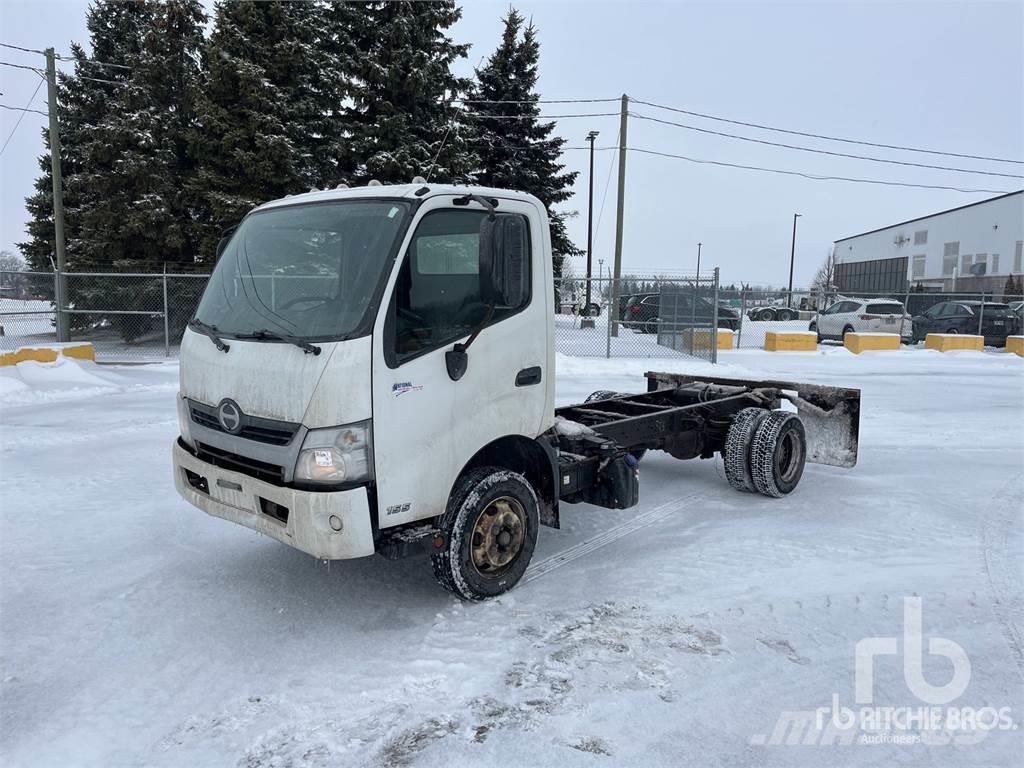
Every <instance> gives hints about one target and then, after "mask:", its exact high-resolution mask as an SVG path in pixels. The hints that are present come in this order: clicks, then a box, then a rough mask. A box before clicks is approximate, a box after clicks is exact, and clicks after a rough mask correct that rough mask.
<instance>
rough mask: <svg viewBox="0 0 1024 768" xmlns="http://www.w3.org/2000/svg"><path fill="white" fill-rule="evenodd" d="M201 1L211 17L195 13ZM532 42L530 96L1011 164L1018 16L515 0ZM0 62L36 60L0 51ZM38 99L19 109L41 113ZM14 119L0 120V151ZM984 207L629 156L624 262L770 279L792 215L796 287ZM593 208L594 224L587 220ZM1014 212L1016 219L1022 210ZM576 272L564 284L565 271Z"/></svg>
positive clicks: (607, 216) (54, 32) (647, 130)
mask: <svg viewBox="0 0 1024 768" xmlns="http://www.w3.org/2000/svg"><path fill="white" fill-rule="evenodd" d="M208 6H212V3H208ZM465 6H466V7H465V15H464V18H463V20H462V21H461V22H460V24H459V25H458V27H457V28H456V29H455V30H454V34H455V37H456V38H457V39H458V40H459V41H461V42H469V43H472V45H473V47H472V50H471V52H470V57H469V61H468V62H466V63H465V64H464V65H463V67H464V69H465V70H466V71H468V70H469V69H470V68H471V67H472V66H473V65H476V64H478V63H479V61H480V60H481V58H482V57H484V56H486V55H489V54H490V52H491V51H492V50H493V48H494V47H495V45H496V44H497V41H498V36H499V33H500V28H501V26H500V21H499V17H500V16H501V15H502V14H503V13H504V11H505V9H507V7H508V3H504V2H480V1H478V2H472V3H466V4H465ZM516 6H517V7H518V8H519V9H520V10H522V11H523V12H524V13H525V14H526V15H527V16H528V17H532V18H533V21H534V23H535V24H536V25H537V27H538V28H539V31H540V40H541V43H542V49H541V66H540V90H541V92H542V94H543V97H545V98H609V97H616V98H617V97H618V96H620V95H621V94H622V93H627V94H629V95H630V96H631V97H634V98H638V99H643V100H646V101H652V102H657V103H660V104H665V105H669V106H674V107H679V108H682V109H686V110H690V111H695V112H701V113H705V114H711V115H716V116H721V117H727V118H731V119H736V120H742V121H747V122H754V123H760V124H766V125H770V126H777V127H782V128H789V129H795V130H801V131H806V132H811V133H818V134H826V135H831V136H839V137H844V138H854V139H862V140H867V141H874V142H880V143H886V144H895V145H902V146H913V147H920V148H928V149H938V150H943V151H947V152H960V153H965V154H975V155H987V156H994V157H1001V158H1016V159H1022V158H1024V146H1022V145H1024V3H1022V2H1019V1H1018V2H999V3H982V2H960V3H955V2H943V3H936V2H908V3H898V4H897V3H869V2H859V3H834V2H819V3H767V2H765V3H738V2H717V3H685V2H677V3H668V2H665V3H643V2H606V3H599V2H587V3H583V2H543V3H538V2H521V3H516ZM85 9H86V3H85V2H76V1H72V0H0V42H4V43H12V44H15V45H22V46H25V47H28V48H44V47H46V46H47V45H53V46H55V47H56V49H57V50H58V52H60V51H64V52H67V51H68V48H69V43H70V42H71V41H72V40H75V41H79V42H82V43H87V42H88V40H87V37H86V33H85ZM0 60H3V61H8V62H16V63H25V64H33V65H40V64H41V63H42V58H41V57H37V56H34V55H32V54H22V53H19V52H18V51H12V50H9V49H0ZM37 82H39V80H38V78H37V77H36V75H34V74H33V73H31V72H27V71H25V70H19V69H12V68H10V67H0V92H2V94H3V95H2V96H0V103H2V104H5V105H8V106H15V107H23V106H25V105H26V104H27V103H28V101H29V97H30V96H31V94H32V91H33V89H34V88H35V87H36V83H37ZM45 97H46V89H45V86H44V87H43V88H41V89H40V91H39V94H38V95H37V96H36V98H35V101H34V102H33V107H35V108H41V107H45ZM633 109H634V111H635V112H637V113H640V114H644V115H650V116H656V117H660V118H663V119H668V120H673V121H676V122H682V123H686V124H688V125H694V126H699V127H705V128H709V129H713V130H720V131H725V132H728V133H735V134H742V135H746V136H753V137H758V138H764V139H768V140H774V141H780V142H783V143H790V144H802V145H806V146H813V147H816V148H820V149H829V150H833V151H839V152H848V153H852V154H864V155H875V156H878V157H886V158H891V159H900V160H907V161H911V162H917V163H931V164H935V165H947V166H957V167H968V168H972V169H983V170H990V171H998V172H1003V173H1012V174H1024V166H1021V165H1010V164H997V163H989V162H982V161H975V160H967V159H956V158H950V157H940V156H937V155H926V154H917V153H906V152H891V151H886V150H881V149H874V148H870V147H856V146H853V145H849V144H837V143H834V142H823V141H816V140H812V139H803V138H801V137H794V136H785V135H783V134H777V133H766V132H763V131H756V130H754V129H750V128H744V127H742V126H735V125H728V124H725V123H717V122H711V121H708V120H702V119H700V118H695V117H688V116H686V115H673V114H671V113H667V112H662V111H659V110H655V109H653V108H651V107H647V106H642V105H634V107H633ZM570 111H571V112H613V111H614V112H617V111H618V105H617V104H596V105H590V104H587V105H575V104H574V105H550V109H548V110H547V112H548V114H564V113H566V112H570ZM20 114H21V113H19V112H11V111H7V110H0V142H2V141H3V140H6V139H7V137H8V135H9V134H10V133H11V131H12V129H13V128H14V125H15V122H16V121H17V119H18V116H19V115H20ZM44 122H45V118H44V117H42V116H40V115H36V114H32V113H28V114H25V116H24V119H23V120H22V122H21V125H20V126H19V127H18V128H17V130H16V131H15V133H14V135H13V137H12V138H11V140H10V143H9V145H8V146H7V148H6V150H5V151H4V152H3V155H2V156H0V180H2V190H0V248H3V249H14V243H16V242H18V241H19V240H20V239H22V238H23V237H24V228H25V221H26V214H25V207H24V198H25V196H26V195H27V194H28V193H30V192H31V189H32V183H33V180H34V178H35V176H36V173H37V166H36V157H37V156H38V155H39V154H40V152H41V151H42V140H41V138H40V129H41V128H42V126H43V125H44ZM589 130H599V131H600V132H601V135H600V138H599V140H598V146H599V147H601V146H610V145H613V144H614V143H615V139H616V134H617V130H618V117H617V115H616V116H614V117H594V118H578V119H565V120H561V121H559V131H560V132H561V134H562V135H563V136H565V137H566V138H568V139H569V140H570V143H571V145H573V146H580V145H583V143H584V142H583V137H584V136H585V135H586V133H587V132H588V131H589ZM628 137H629V145H630V146H632V147H640V148H645V149H651V150H657V151H661V152H668V153H674V154H684V155H687V156H690V157H693V158H699V159H705V160H716V161H723V162H731V163H739V164H747V165H758V166H764V167H770V168H778V169H785V170H795V171H801V172H807V173H811V174H817V175H834V176H852V177H861V178H872V179H883V180H890V181H902V182H914V183H919V184H935V185H945V186H955V187H964V188H976V189H991V190H1007V191H1009V190H1015V189H1020V188H1022V187H1024V181H1022V180H1021V179H1010V178H999V177H993V176H980V175H973V174H964V173H953V172H949V171H941V170H931V169H925V168H910V167H902V166H896V165H886V164H880V163H874V162H865V161H859V160H852V159H846V158H838V157H829V156H825V155H818V154H811V153H807V152H802V151H794V150H789V149H781V148H775V147H768V146H762V145H757V144H751V143H747V142H741V141H736V140H732V139H727V138H722V137H717V136H711V135H705V134H700V133H697V132H694V131H690V130H684V129H681V128H675V127H671V126H663V125H658V124H655V123H651V122H646V121H641V120H637V119H631V120H630V125H629V133H628ZM614 158H615V153H614V152H607V151H602V152H598V153H597V155H596V161H595V174H594V175H595V213H594V218H595V222H596V220H597V219H598V217H599V215H600V227H599V228H598V229H597V232H596V236H595V246H594V257H595V270H596V267H597V262H596V259H598V258H603V259H604V260H605V269H607V268H608V267H609V266H610V263H611V259H612V254H613V248H614V228H615V179H614V175H613V177H612V180H611V187H610V189H609V191H608V194H607V198H605V192H604V190H605V187H606V180H607V179H608V178H609V172H610V169H611V166H612V163H613V161H614ZM566 161H567V163H568V165H569V167H570V168H572V169H575V170H580V171H583V173H581V175H580V177H579V179H578V181H577V184H576V193H577V194H576V197H575V198H574V199H573V200H572V201H571V202H570V203H569V205H568V206H567V207H568V208H571V209H576V210H578V211H579V213H580V215H579V216H578V217H577V218H576V219H575V220H574V221H573V222H571V223H570V233H571V234H572V235H573V236H574V238H575V240H576V242H577V243H578V244H579V245H580V246H581V247H582V246H584V245H585V243H586V206H587V195H586V191H587V186H586V185H587V173H586V167H587V153H586V152H585V151H570V152H567V153H566ZM990 196H992V195H991V194H986V193H970V194H965V193H961V192H954V191H942V190H924V189H910V188H900V187H883V186H876V185H868V184H855V183H848V182H837V181H812V180H807V179H803V178H798V177H793V176H781V175H776V174H769V173H760V172H753V171H746V170H739V169H732V168H723V167H719V166H712V165H696V164H693V163H690V162H685V161H682V160H675V159H669V158H661V157H656V156H649V155H641V154H638V153H629V155H628V158H627V186H626V226H625V233H624V257H623V261H624V268H625V269H626V270H631V271H640V270H649V271H654V272H658V271H669V270H687V271H692V270H693V268H694V266H695V259H696V252H697V243H698V241H700V242H703V244H704V247H703V256H702V260H701V264H702V271H703V270H704V269H706V268H710V267H712V266H720V267H721V268H722V277H723V280H724V281H725V282H731V281H740V280H744V281H748V282H759V283H771V284H775V285H782V284H785V282H786V280H787V277H788V269H789V249H790V234H791V226H792V216H793V213H795V212H796V213H800V214H802V218H801V219H800V220H799V230H798V233H797V247H796V277H795V281H794V282H795V283H796V284H797V285H804V284H806V283H807V282H809V280H810V279H811V278H812V277H813V274H814V271H815V269H816V268H817V266H818V265H819V264H820V262H821V261H822V260H823V259H824V257H825V255H826V253H827V251H828V249H829V247H830V245H831V243H832V242H833V241H834V240H836V239H839V238H841V237H844V236H847V235H851V234H856V233H858V232H861V231H864V230H869V229H874V228H876V227H880V226H884V225H887V224H891V223H895V222H897V221H901V220H903V219H908V218H912V217H914V216H918V215H923V214H927V213H931V212H935V211H938V210H942V209H944V208H949V207H954V206H957V205H963V204H965V203H969V202H972V201H975V200H981V199H984V198H986V197H990ZM602 201H604V202H603V212H602ZM1022 215H1024V212H1022ZM582 270H583V264H582V260H580V262H579V266H578V268H577V271H579V272H582Z"/></svg>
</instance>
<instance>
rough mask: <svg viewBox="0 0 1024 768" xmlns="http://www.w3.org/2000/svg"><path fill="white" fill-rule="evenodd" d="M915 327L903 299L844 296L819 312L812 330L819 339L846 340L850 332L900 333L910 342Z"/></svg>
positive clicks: (810, 328) (811, 327) (810, 327)
mask: <svg viewBox="0 0 1024 768" xmlns="http://www.w3.org/2000/svg"><path fill="white" fill-rule="evenodd" d="M913 326H914V322H913V320H912V318H911V317H910V315H908V314H907V311H906V309H905V308H904V306H903V302H901V301H896V300H895V299H855V298H842V299H840V300H839V301H837V302H836V303H835V304H833V305H832V306H830V307H829V308H828V309H824V310H822V311H821V312H819V313H818V316H817V317H816V318H814V320H812V321H811V324H810V325H809V326H808V330H811V331H817V332H818V341H823V340H825V339H834V340H837V341H842V339H843V337H844V336H846V334H848V333H898V334H900V338H901V340H903V341H905V342H907V343H909V342H910V341H911V340H912V339H913V338H914V330H913Z"/></svg>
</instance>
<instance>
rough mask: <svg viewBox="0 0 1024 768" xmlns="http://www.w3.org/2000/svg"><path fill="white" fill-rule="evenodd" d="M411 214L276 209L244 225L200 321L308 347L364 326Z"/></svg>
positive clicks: (348, 206) (377, 207)
mask: <svg viewBox="0 0 1024 768" xmlns="http://www.w3.org/2000/svg"><path fill="white" fill-rule="evenodd" d="M408 212H409V206H408V204H407V203H404V202H401V201H390V200H388V201H380V200H348V201H340V202H330V203H308V204H303V205H292V206H284V207H281V208H271V209H269V210H266V211H260V212H257V213H254V214H252V215H250V216H248V217H247V218H246V219H245V220H243V221H242V223H241V225H239V227H238V230H237V231H236V232H235V234H234V236H233V237H232V238H231V241H230V242H229V243H228V245H227V247H226V248H225V249H224V252H223V253H222V254H221V257H220V259H219V260H218V262H217V267H216V269H214V271H213V275H211V277H210V282H209V283H208V284H207V286H206V291H205V292H204V293H203V298H202V300H201V301H200V302H199V308H198V309H197V310H196V319H197V320H200V321H202V322H203V323H205V324H206V325H207V326H209V327H212V328H214V329H216V332H217V333H218V334H219V335H221V336H229V337H230V336H236V337H237V336H248V335H249V334H252V333H253V332H255V331H258V330H261V329H271V330H275V331H278V332H280V333H283V334H288V335H290V336H294V337H298V338H302V339H307V340H311V341H316V340H320V341H326V340H330V339H338V338H344V337H346V336H349V335H351V334H352V333H354V332H355V331H356V330H357V329H359V328H360V326H361V325H363V319H364V317H366V316H367V312H368V310H370V309H371V307H370V304H371V302H372V301H373V298H374V296H375V295H376V294H377V293H378V288H379V285H380V284H381V281H382V279H383V277H384V270H385V268H386V266H387V265H388V264H389V263H390V258H391V255H392V252H393V249H394V247H395V241H396V239H397V237H398V234H399V232H400V231H401V230H402V225H403V224H404V223H405V219H406V216H407V214H408Z"/></svg>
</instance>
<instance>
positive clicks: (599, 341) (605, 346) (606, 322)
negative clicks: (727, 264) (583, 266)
mask: <svg viewBox="0 0 1024 768" xmlns="http://www.w3.org/2000/svg"><path fill="white" fill-rule="evenodd" d="M588 289H589V290H588ZM555 298H556V301H557V303H558V306H557V314H556V316H555V344H556V349H557V350H558V351H559V352H560V353H562V354H564V355H570V356H573V357H605V358H610V357H675V356H679V357H689V358H695V359H700V360H708V361H711V362H715V361H716V360H717V355H718V347H719V334H717V333H713V332H712V329H714V328H716V327H717V328H720V329H724V330H727V331H732V330H734V329H736V328H738V325H739V315H738V313H736V312H735V311H733V310H730V309H727V308H724V307H722V306H721V305H720V304H719V301H718V272H717V270H715V271H714V272H712V273H711V274H708V275H703V276H700V277H698V276H696V275H694V276H692V277H673V278H658V277H652V278H637V277H632V276H631V277H624V278H622V279H620V280H613V279H612V278H591V279H589V280H588V279H586V278H566V279H563V280H559V281H558V282H557V283H556V285H555Z"/></svg>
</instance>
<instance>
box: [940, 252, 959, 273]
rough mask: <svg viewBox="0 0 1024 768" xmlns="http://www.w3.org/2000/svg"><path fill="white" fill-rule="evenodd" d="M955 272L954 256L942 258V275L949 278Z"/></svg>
mask: <svg viewBox="0 0 1024 768" xmlns="http://www.w3.org/2000/svg"><path fill="white" fill-rule="evenodd" d="M955 270H956V256H943V257H942V275H943V276H944V277H949V276H950V275H952V274H953V272H954V271H955Z"/></svg>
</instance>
